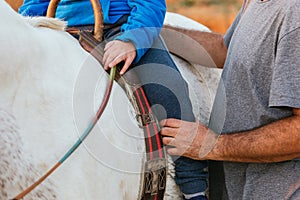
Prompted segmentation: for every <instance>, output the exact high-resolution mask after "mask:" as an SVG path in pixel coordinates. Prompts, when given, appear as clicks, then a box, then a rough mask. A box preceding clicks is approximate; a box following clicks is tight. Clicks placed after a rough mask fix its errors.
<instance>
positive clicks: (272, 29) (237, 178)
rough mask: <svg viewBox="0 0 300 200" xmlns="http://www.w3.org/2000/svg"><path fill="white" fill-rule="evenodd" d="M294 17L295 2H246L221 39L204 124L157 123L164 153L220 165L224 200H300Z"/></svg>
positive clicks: (299, 41) (299, 71) (298, 15)
mask: <svg viewBox="0 0 300 200" xmlns="http://www.w3.org/2000/svg"><path fill="white" fill-rule="evenodd" d="M299 19H300V1H299V0H289V1H280V0H248V1H245V3H244V5H243V7H242V9H241V11H240V13H239V15H238V16H237V18H236V20H235V21H234V23H233V24H232V26H231V27H230V29H229V30H228V32H227V33H226V35H225V37H224V43H225V45H226V46H227V48H228V52H227V57H226V60H225V64H224V69H223V74H222V78H221V81H220V84H219V88H218V91H217V95H216V98H215V102H214V106H213V109H212V114H211V118H210V124H209V126H208V127H205V126H204V125H202V124H201V123H192V122H185V121H181V120H176V119H167V120H163V121H162V122H161V124H162V126H163V129H162V131H161V133H162V135H163V136H164V139H163V141H164V143H165V144H169V145H171V146H172V147H170V148H169V149H168V153H169V154H171V155H184V156H187V157H190V158H193V159H198V160H202V159H203V160H218V161H223V166H224V174H225V184H226V190H227V193H228V197H229V199H232V200H240V199H242V200H247V199H263V200H265V199H270V200H279V199H280V200H281V199H299V198H300V159H297V158H300V20H299ZM184 32H185V33H187V34H192V35H193V36H192V35H191V36H192V37H193V38H194V39H196V40H198V41H200V40H201V34H202V33H200V32H199V33H198V34H197V33H195V32H193V31H192V32H190V31H184ZM195 34H196V35H195ZM206 34H207V33H206ZM206 41H207V40H206ZM211 42H214V41H211ZM204 46H205V45H204ZM214 51H217V52H218V51H219V52H220V51H226V48H223V45H222V44H219V48H217V49H214ZM208 52H209V51H208ZM212 58H214V57H213V56H212ZM216 59H217V58H216ZM218 59H220V58H218ZM220 133H221V134H220Z"/></svg>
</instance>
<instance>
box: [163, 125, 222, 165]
mask: <svg viewBox="0 0 300 200" xmlns="http://www.w3.org/2000/svg"><path fill="white" fill-rule="evenodd" d="M161 126H162V129H161V135H162V136H163V143H164V144H165V145H168V146H170V147H169V148H168V150H167V152H168V153H169V154H170V155H183V156H186V157H189V158H192V159H195V160H200V159H205V158H204V156H206V155H207V153H209V152H210V150H211V149H212V148H213V146H214V144H215V142H216V139H217V137H215V136H216V134H214V133H213V132H211V131H209V129H208V128H207V127H205V126H204V125H203V124H201V123H198V122H186V121H182V120H177V119H166V120H162V121H161Z"/></svg>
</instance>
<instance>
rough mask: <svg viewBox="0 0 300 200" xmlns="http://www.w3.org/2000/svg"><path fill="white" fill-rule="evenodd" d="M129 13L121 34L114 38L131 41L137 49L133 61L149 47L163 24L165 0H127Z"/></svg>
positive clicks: (138, 58)
mask: <svg viewBox="0 0 300 200" xmlns="http://www.w3.org/2000/svg"><path fill="white" fill-rule="evenodd" d="M128 5H129V6H130V7H131V9H132V10H131V13H130V16H129V17H128V20H127V23H125V24H123V25H122V27H121V31H122V34H121V35H119V36H117V37H116V38H115V39H117V40H122V41H125V42H128V41H130V42H132V43H133V44H134V45H135V47H136V51H137V56H136V58H135V60H134V63H137V62H138V61H139V60H140V58H141V57H142V56H143V55H144V54H145V53H146V51H147V50H148V49H149V48H151V46H152V44H153V41H154V40H155V39H156V38H157V37H158V35H159V33H160V31H161V28H162V26H163V22H164V18H165V14H166V3H165V0H128Z"/></svg>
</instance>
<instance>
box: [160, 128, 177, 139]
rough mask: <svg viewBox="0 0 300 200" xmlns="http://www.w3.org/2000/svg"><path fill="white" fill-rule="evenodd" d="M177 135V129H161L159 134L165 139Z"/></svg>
mask: <svg viewBox="0 0 300 200" xmlns="http://www.w3.org/2000/svg"><path fill="white" fill-rule="evenodd" d="M176 133H177V128H170V127H163V128H162V129H161V131H160V134H161V135H162V136H165V137H175V136H176Z"/></svg>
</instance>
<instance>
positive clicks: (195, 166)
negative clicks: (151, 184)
mask: <svg viewBox="0 0 300 200" xmlns="http://www.w3.org/2000/svg"><path fill="white" fill-rule="evenodd" d="M48 4H49V0H24V4H23V6H22V7H21V8H20V9H19V12H20V13H21V14H23V15H26V16H43V15H45V14H46V11H47V7H48ZM101 4H102V10H103V18H104V39H105V40H108V42H107V44H106V46H105V49H104V51H105V53H104V56H103V63H104V68H105V69H109V68H111V67H113V66H115V65H116V64H123V66H122V68H121V71H120V73H121V74H124V73H125V72H126V71H127V70H128V69H130V70H135V71H136V73H137V74H138V76H139V79H140V80H141V82H142V85H143V89H144V90H145V92H146V95H147V98H148V101H149V102H150V105H151V109H152V110H153V113H154V114H155V116H156V117H157V119H158V120H162V119H166V118H176V119H181V120H186V121H195V117H194V114H193V111H192V105H191V102H190V99H189V95H188V88H187V84H186V83H185V81H184V79H183V78H182V76H181V74H180V72H179V70H178V69H177V67H176V65H175V63H174V61H173V60H172V58H171V56H170V54H169V53H168V51H167V50H166V47H165V45H164V42H163V41H162V38H161V37H160V36H159V34H160V30H161V28H162V26H163V21H164V17H165V14H166V4H165V0H155V1H144V0H110V1H108V0H106V1H101ZM56 17H58V18H61V19H64V20H66V21H67V22H68V26H85V25H93V23H94V13H93V10H92V6H91V4H90V1H89V0H81V1H79V0H78V1H75V0H62V1H61V3H60V4H59V5H58V8H57V12H56ZM173 160H174V162H175V171H176V172H175V182H176V184H177V185H179V187H180V189H181V192H182V193H183V195H184V198H185V199H206V197H205V191H206V189H207V176H208V174H207V172H205V171H204V169H205V168H206V167H207V161H196V160H192V159H189V158H186V157H174V158H173Z"/></svg>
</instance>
